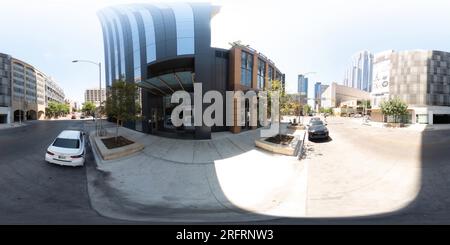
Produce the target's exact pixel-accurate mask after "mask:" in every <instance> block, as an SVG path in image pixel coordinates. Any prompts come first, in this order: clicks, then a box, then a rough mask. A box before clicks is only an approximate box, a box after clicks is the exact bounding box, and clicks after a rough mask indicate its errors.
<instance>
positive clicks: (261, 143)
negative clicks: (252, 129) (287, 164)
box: [255, 138, 295, 156]
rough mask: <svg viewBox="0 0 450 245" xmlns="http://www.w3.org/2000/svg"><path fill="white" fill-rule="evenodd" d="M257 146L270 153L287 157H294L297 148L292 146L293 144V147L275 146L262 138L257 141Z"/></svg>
mask: <svg viewBox="0 0 450 245" xmlns="http://www.w3.org/2000/svg"><path fill="white" fill-rule="evenodd" d="M255 145H256V147H258V148H261V149H263V150H266V151H269V152H273V153H277V154H282V155H286V156H294V155H295V148H294V147H292V146H291V145H292V143H291V145H280V144H274V143H271V142H268V141H266V138H262V139H259V140H255Z"/></svg>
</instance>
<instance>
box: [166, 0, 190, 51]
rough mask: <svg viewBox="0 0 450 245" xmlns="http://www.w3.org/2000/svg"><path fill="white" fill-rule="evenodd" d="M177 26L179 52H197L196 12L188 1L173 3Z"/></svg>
mask: <svg viewBox="0 0 450 245" xmlns="http://www.w3.org/2000/svg"><path fill="white" fill-rule="evenodd" d="M170 7H171V8H172V10H173V13H174V14H175V21H176V28H177V54H178V55H186V54H194V53H195V32H194V13H193V10H192V7H191V6H190V5H189V4H187V3H179V4H171V5H170Z"/></svg>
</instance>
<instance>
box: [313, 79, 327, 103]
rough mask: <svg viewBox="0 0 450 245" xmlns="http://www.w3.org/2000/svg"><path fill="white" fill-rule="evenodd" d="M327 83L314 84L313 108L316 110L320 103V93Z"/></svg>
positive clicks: (323, 90)
mask: <svg viewBox="0 0 450 245" xmlns="http://www.w3.org/2000/svg"><path fill="white" fill-rule="evenodd" d="M328 87H329V85H323V84H322V83H316V84H314V108H316V110H318V109H319V108H320V107H321V103H322V94H323V92H325V90H327V88H328Z"/></svg>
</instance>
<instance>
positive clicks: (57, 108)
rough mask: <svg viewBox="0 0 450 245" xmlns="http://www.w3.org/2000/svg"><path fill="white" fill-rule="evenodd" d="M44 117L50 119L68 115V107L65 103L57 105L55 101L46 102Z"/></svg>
mask: <svg viewBox="0 0 450 245" xmlns="http://www.w3.org/2000/svg"><path fill="white" fill-rule="evenodd" d="M45 111H46V113H45V114H46V115H47V116H48V117H50V118H52V117H56V118H58V117H60V116H65V115H67V114H69V112H70V107H69V106H68V105H66V104H65V103H58V102H55V101H50V102H48V105H47V108H46V110H45Z"/></svg>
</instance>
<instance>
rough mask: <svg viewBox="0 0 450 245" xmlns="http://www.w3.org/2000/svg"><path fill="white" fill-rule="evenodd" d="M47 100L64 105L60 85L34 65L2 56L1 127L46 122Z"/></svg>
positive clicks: (0, 70)
mask: <svg viewBox="0 0 450 245" xmlns="http://www.w3.org/2000/svg"><path fill="white" fill-rule="evenodd" d="M51 90H55V91H57V93H56V95H53V94H51V93H50V91H51ZM47 100H54V101H58V102H60V103H63V102H64V92H63V90H62V89H61V88H60V87H59V86H58V84H56V83H55V82H54V81H52V79H51V78H50V77H48V76H46V75H45V74H44V73H42V72H40V71H39V70H37V69H36V68H35V67H33V66H32V65H29V64H27V63H25V62H23V61H21V60H19V59H15V58H13V57H11V56H10V55H6V54H0V123H11V122H15V121H26V120H36V119H43V118H44V117H45V108H46V106H47Z"/></svg>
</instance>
